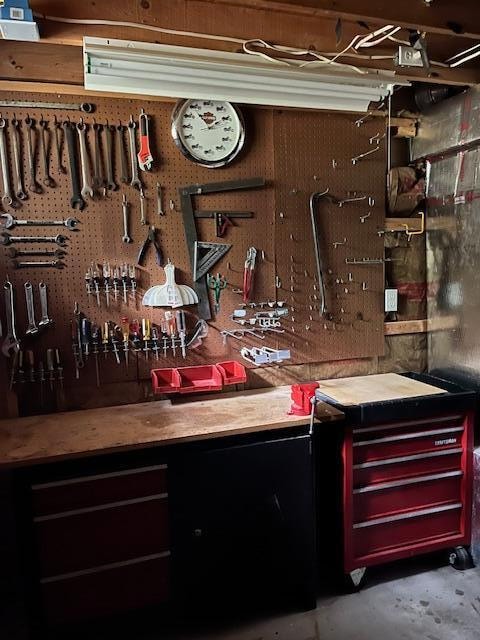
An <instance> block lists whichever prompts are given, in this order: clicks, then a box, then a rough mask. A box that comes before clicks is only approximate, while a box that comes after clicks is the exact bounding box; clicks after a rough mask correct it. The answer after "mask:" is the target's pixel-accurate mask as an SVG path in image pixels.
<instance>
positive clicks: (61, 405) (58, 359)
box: [55, 349, 65, 409]
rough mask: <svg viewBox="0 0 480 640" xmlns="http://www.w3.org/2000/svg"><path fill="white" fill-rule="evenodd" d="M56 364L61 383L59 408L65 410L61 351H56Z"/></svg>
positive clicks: (58, 378)
mask: <svg viewBox="0 0 480 640" xmlns="http://www.w3.org/2000/svg"><path fill="white" fill-rule="evenodd" d="M55 364H56V365H57V380H58V381H59V383H60V394H59V398H58V401H57V402H58V408H60V409H63V407H64V404H65V393H64V389H63V365H62V361H61V360H60V349H55Z"/></svg>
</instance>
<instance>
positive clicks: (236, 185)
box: [178, 178, 265, 320]
mask: <svg viewBox="0 0 480 640" xmlns="http://www.w3.org/2000/svg"><path fill="white" fill-rule="evenodd" d="M264 186H265V179H264V178H247V179H246V180H226V181H225V182H210V183H207V184H192V185H189V186H187V187H179V189H178V192H179V195H180V206H181V209H182V217H183V227H184V231H185V239H186V241H187V248H188V253H189V256H190V264H191V267H192V271H193V269H194V265H195V254H196V252H195V243H196V242H198V234H197V228H196V225H195V213H194V208H193V196H200V195H204V194H207V193H222V192H224V191H237V190H239V189H255V188H257V187H264ZM195 290H196V292H197V295H198V298H199V303H198V314H199V316H200V318H201V319H202V320H210V318H211V317H212V314H211V311H210V302H209V299H208V288H207V282H206V279H205V278H201V279H200V280H199V281H198V282H196V283H195Z"/></svg>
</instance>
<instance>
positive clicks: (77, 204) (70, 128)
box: [62, 120, 85, 211]
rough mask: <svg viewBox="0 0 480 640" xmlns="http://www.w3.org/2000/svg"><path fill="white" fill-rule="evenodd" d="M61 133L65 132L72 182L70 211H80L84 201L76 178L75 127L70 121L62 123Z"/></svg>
mask: <svg viewBox="0 0 480 640" xmlns="http://www.w3.org/2000/svg"><path fill="white" fill-rule="evenodd" d="M62 126H63V131H64V132H65V140H66V141H67V148H68V159H69V163H70V179H71V182H72V197H71V199H70V206H71V207H72V209H78V210H79V211H82V209H83V208H84V207H85V200H84V199H83V198H82V194H81V190H80V180H79V177H78V157H77V145H76V136H75V125H74V124H72V123H71V122H70V121H68V120H67V121H65V122H64V123H63V125H62Z"/></svg>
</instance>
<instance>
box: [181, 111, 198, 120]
mask: <svg viewBox="0 0 480 640" xmlns="http://www.w3.org/2000/svg"><path fill="white" fill-rule="evenodd" d="M183 117H184V118H185V120H186V119H187V118H195V115H194V114H193V113H186V114H185V115H184V116H183Z"/></svg>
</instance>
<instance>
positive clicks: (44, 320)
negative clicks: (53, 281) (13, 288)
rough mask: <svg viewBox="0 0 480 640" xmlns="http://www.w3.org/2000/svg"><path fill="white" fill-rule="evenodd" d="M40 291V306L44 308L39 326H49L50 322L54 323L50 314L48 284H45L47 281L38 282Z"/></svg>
mask: <svg viewBox="0 0 480 640" xmlns="http://www.w3.org/2000/svg"><path fill="white" fill-rule="evenodd" d="M38 291H39V292H40V306H41V308H42V317H41V319H40V321H39V323H38V326H39V327H47V326H48V325H49V324H53V320H52V318H50V317H49V315H48V295H47V285H46V284H45V282H39V283H38Z"/></svg>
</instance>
